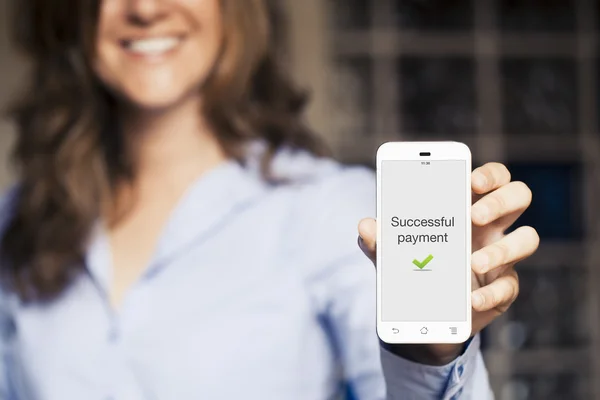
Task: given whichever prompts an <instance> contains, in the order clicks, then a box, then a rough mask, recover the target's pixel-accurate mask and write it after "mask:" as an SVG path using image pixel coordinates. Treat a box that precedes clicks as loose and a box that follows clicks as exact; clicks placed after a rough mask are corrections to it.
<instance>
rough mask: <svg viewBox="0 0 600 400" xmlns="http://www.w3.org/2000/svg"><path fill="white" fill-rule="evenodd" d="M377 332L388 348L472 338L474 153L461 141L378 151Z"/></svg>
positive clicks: (384, 147)
mask: <svg viewBox="0 0 600 400" xmlns="http://www.w3.org/2000/svg"><path fill="white" fill-rule="evenodd" d="M377 334H378V336H379V338H380V339H381V340H383V341H384V342H386V343H392V344H393V343H462V342H464V341H466V340H467V339H468V338H469V337H470V336H471V152H470V150H469V148H468V147H467V146H466V145H465V144H463V143H458V142H388V143H384V144H382V145H381V146H380V147H379V149H378V150H377Z"/></svg>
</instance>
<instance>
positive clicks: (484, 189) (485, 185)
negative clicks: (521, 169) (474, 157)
mask: <svg viewBox="0 0 600 400" xmlns="http://www.w3.org/2000/svg"><path fill="white" fill-rule="evenodd" d="M508 182H510V172H509V171H508V169H507V168H506V167H505V166H504V165H503V164H500V163H494V162H493V163H487V164H485V165H482V166H481V167H479V168H476V169H475V171H473V173H472V174H471V188H472V190H473V192H475V193H477V194H483V193H488V192H491V191H492V190H494V189H497V188H499V187H500V186H503V185H506V184H507V183H508Z"/></svg>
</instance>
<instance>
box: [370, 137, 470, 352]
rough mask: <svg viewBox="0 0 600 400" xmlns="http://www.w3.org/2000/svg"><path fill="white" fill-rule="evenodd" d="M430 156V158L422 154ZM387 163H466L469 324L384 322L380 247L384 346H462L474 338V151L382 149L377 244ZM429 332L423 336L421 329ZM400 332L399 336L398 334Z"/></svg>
mask: <svg viewBox="0 0 600 400" xmlns="http://www.w3.org/2000/svg"><path fill="white" fill-rule="evenodd" d="M422 152H429V153H430V155H429V156H421V155H420V153H422ZM385 160H407V161H422V160H427V161H443V160H464V161H466V162H465V174H464V179H465V182H466V184H465V188H466V193H465V196H466V197H465V198H466V199H467V201H466V202H465V203H466V204H465V208H466V211H465V216H466V219H467V221H466V224H465V226H466V227H467V229H466V230H467V232H466V235H467V239H466V246H465V251H466V254H465V259H466V264H467V265H466V268H465V272H466V273H465V281H466V287H467V290H466V293H465V296H466V302H465V304H466V307H467V310H466V311H467V312H466V315H467V318H466V321H443V322H441V321H416V322H415V321H410V322H394V321H382V315H381V302H382V298H381V266H380V260H381V251H382V248H381V246H377V249H376V253H377V335H378V336H379V338H380V339H381V340H382V341H384V342H385V343H390V344H401V343H462V342H465V341H466V340H468V339H469V337H470V336H471V330H472V327H471V318H472V312H471V311H472V310H471V168H472V166H471V165H472V162H471V151H470V150H469V147H468V146H467V145H465V144H464V143H460V142H441V141H440V142H387V143H384V144H382V145H381V146H379V148H378V149H377V157H376V171H377V238H378V239H377V242H379V238H380V237H381V223H380V222H381V163H382V161H385ZM423 327H426V328H427V333H426V334H422V333H421V329H422V328H423ZM450 327H456V328H457V334H456V335H452V334H451V332H450ZM396 330H397V333H395V332H396Z"/></svg>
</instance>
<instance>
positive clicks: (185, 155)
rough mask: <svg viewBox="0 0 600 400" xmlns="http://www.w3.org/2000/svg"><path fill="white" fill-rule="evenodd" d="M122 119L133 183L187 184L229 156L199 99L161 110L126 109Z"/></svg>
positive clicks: (141, 184) (140, 185)
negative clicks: (132, 164) (211, 127)
mask: <svg viewBox="0 0 600 400" xmlns="http://www.w3.org/2000/svg"><path fill="white" fill-rule="evenodd" d="M123 121H124V124H123V134H124V135H125V138H126V140H125V142H126V149H127V151H128V152H129V155H130V157H132V159H133V160H134V171H135V177H136V180H135V182H133V184H134V186H138V187H140V189H141V188H143V187H146V186H148V185H149V183H152V182H155V183H164V182H168V183H170V184H175V185H187V184H188V183H189V182H190V181H192V180H193V179H196V178H197V177H198V176H199V175H200V174H202V173H203V172H204V171H206V170H208V169H210V168H212V167H214V166H216V165H217V164H219V163H220V162H222V161H224V160H225V158H226V157H225V154H224V152H223V149H222V148H221V146H220V144H219V142H218V141H217V139H216V136H215V134H214V132H212V130H211V129H210V128H209V127H208V125H207V124H206V121H205V120H204V118H202V115H201V104H200V100H199V99H191V100H189V101H186V102H185V103H182V104H179V105H177V106H176V107H172V108H169V109H164V110H159V111H148V110H143V111H140V110H127V111H124V115H123Z"/></svg>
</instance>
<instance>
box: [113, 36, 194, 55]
mask: <svg viewBox="0 0 600 400" xmlns="http://www.w3.org/2000/svg"><path fill="white" fill-rule="evenodd" d="M182 41H183V37H181V36H162V37H152V38H143V39H132V40H124V41H122V42H121V44H122V46H123V48H125V49H126V50H127V51H128V52H131V53H134V54H137V55H142V56H157V55H161V54H165V53H168V52H170V51H172V50H174V49H175V48H177V47H178V46H179V45H180V44H181V42H182Z"/></svg>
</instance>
